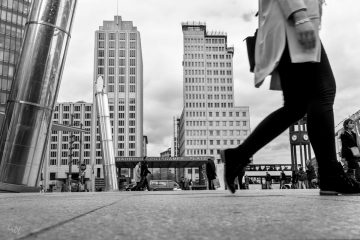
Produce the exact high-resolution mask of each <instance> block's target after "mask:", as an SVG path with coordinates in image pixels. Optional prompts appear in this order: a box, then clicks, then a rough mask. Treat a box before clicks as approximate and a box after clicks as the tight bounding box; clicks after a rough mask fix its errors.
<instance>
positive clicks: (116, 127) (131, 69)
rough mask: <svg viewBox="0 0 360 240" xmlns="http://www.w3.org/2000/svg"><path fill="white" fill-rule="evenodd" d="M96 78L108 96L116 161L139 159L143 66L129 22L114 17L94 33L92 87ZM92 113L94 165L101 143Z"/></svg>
mask: <svg viewBox="0 0 360 240" xmlns="http://www.w3.org/2000/svg"><path fill="white" fill-rule="evenodd" d="M99 76H102V77H103V79H104V84H105V87H106V89H107V94H108V100H109V111H110V121H111V129H112V134H113V135H112V136H113V143H114V149H115V157H142V156H143V154H144V149H143V148H144V138H143V62H142V51H141V39H140V33H139V31H138V30H137V27H135V26H133V23H132V21H122V19H121V17H120V16H115V17H114V20H113V21H104V22H103V25H102V26H100V27H99V30H97V31H96V32H95V54H94V84H95V81H96V79H97V78H98V77H99ZM94 89H95V87H94ZM94 96H95V91H94ZM94 103H95V100H94ZM95 110H96V108H95V107H94V108H93V113H94V114H93V123H92V124H93V127H92V136H95V135H97V137H92V146H93V147H92V149H93V152H92V159H95V162H96V163H97V162H100V161H101V149H100V148H98V147H96V146H99V145H100V141H99V131H98V126H97V119H96V116H97V114H96V111H95ZM95 124H96V125H95ZM95 126H96V127H95ZM101 171H102V170H101Z"/></svg>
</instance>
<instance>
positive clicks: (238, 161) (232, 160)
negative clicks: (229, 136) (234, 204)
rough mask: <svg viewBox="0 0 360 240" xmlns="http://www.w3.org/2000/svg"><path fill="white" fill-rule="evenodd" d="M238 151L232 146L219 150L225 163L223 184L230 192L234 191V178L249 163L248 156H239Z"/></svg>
mask: <svg viewBox="0 0 360 240" xmlns="http://www.w3.org/2000/svg"><path fill="white" fill-rule="evenodd" d="M240 154H241V153H240V151H239V150H237V149H234V148H229V149H225V150H222V151H220V157H221V160H222V162H223V163H224V164H225V167H224V179H225V184H226V186H227V187H228V189H229V190H230V192H231V193H235V190H236V189H235V183H234V182H235V178H236V177H237V176H238V175H239V172H240V171H242V170H243V169H244V168H245V167H246V166H247V165H248V164H249V163H250V159H249V158H241V156H240Z"/></svg>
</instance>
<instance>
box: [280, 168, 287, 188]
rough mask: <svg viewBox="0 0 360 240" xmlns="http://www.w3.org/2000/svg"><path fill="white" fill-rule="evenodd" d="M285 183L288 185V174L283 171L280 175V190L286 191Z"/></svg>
mask: <svg viewBox="0 0 360 240" xmlns="http://www.w3.org/2000/svg"><path fill="white" fill-rule="evenodd" d="M285 183H286V174H285V172H284V170H283V171H281V173H280V189H284V188H285Z"/></svg>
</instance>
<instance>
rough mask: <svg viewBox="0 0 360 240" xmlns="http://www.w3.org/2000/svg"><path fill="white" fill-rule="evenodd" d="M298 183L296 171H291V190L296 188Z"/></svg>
mask: <svg viewBox="0 0 360 240" xmlns="http://www.w3.org/2000/svg"><path fill="white" fill-rule="evenodd" d="M298 182H299V175H298V170H297V169H295V170H293V171H292V175H291V183H292V188H293V189H297V188H298Z"/></svg>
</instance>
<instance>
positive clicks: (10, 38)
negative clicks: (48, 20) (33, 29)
mask: <svg viewBox="0 0 360 240" xmlns="http://www.w3.org/2000/svg"><path fill="white" fill-rule="evenodd" d="M30 2H31V1H30V0H2V1H0V17H1V19H0V112H4V111H5V106H6V101H7V100H8V97H9V93H10V90H11V84H12V81H13V77H14V72H15V66H16V62H17V60H18V58H19V55H20V48H21V43H22V39H23V35H24V29H25V23H26V19H27V17H28V13H29V9H30ZM1 122H2V121H0V124H1Z"/></svg>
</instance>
